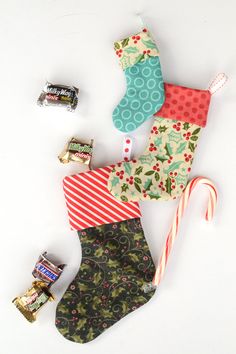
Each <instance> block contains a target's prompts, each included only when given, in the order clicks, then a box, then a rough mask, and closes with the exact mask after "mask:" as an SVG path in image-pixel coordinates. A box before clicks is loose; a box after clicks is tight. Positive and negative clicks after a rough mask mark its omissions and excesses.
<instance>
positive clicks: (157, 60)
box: [149, 57, 159, 66]
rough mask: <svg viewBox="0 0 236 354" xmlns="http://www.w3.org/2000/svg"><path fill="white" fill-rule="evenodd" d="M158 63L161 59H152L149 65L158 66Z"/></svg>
mask: <svg viewBox="0 0 236 354" xmlns="http://www.w3.org/2000/svg"><path fill="white" fill-rule="evenodd" d="M158 62H159V58H158V57H152V58H150V60H149V64H150V65H151V66H156V65H157V64H158Z"/></svg>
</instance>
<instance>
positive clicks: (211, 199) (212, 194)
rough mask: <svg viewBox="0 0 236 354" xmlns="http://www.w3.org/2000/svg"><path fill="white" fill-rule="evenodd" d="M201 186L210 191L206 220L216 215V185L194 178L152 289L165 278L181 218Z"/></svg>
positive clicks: (185, 193) (165, 248)
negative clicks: (194, 192)
mask: <svg viewBox="0 0 236 354" xmlns="http://www.w3.org/2000/svg"><path fill="white" fill-rule="evenodd" d="M200 184H203V185H205V186H207V187H208V191H209V200H208V205H207V210H206V215H205V218H206V220H207V221H210V220H211V219H212V217H213V215H214V211H215V206H216V201H217V192H216V188H215V186H214V184H213V183H212V181H210V180H209V179H208V178H205V177H196V178H193V179H192V180H191V181H190V182H189V183H188V185H187V187H186V189H185V191H184V192H183V194H182V196H181V198H180V202H179V206H178V208H177V210H176V213H175V217H174V221H173V224H172V226H171V229H170V232H169V234H168V236H167V239H166V244H165V247H164V250H163V252H162V255H161V258H160V261H159V264H158V266H157V269H156V273H155V276H154V278H153V281H152V287H156V286H158V285H159V284H160V281H161V279H162V277H163V274H164V271H165V268H166V264H167V261H168V257H169V255H170V252H171V250H172V247H173V244H174V241H175V239H176V237H177V235H178V230H179V225H180V221H181V218H182V217H183V214H184V211H185V209H186V208H187V206H188V202H189V198H190V196H191V193H192V191H193V190H194V189H195V188H196V187H197V186H198V185H200Z"/></svg>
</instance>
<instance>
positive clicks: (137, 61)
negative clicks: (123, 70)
mask: <svg viewBox="0 0 236 354" xmlns="http://www.w3.org/2000/svg"><path fill="white" fill-rule="evenodd" d="M143 59H144V54H139V55H138V56H137V57H136V58H135V62H134V64H137V63H139V62H140V61H142V60H143Z"/></svg>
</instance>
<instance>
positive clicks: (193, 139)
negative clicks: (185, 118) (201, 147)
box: [190, 135, 198, 141]
mask: <svg viewBox="0 0 236 354" xmlns="http://www.w3.org/2000/svg"><path fill="white" fill-rule="evenodd" d="M190 140H192V141H197V140H198V136H197V135H194V136H191V137H190Z"/></svg>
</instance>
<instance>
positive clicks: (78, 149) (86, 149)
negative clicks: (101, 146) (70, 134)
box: [58, 138, 93, 168]
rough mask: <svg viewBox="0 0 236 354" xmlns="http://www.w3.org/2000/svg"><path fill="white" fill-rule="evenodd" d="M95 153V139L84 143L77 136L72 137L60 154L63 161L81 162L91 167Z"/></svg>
mask: <svg viewBox="0 0 236 354" xmlns="http://www.w3.org/2000/svg"><path fill="white" fill-rule="evenodd" d="M92 153H93V140H91V142H90V143H88V144H86V143H82V142H81V141H79V140H78V139H77V138H71V140H70V141H69V142H68V143H67V144H66V146H65V148H64V150H63V151H62V153H61V154H60V155H59V156H58V158H59V160H60V162H61V163H69V162H71V161H73V162H80V163H83V164H85V165H88V166H89V168H90V164H91V159H92Z"/></svg>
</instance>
